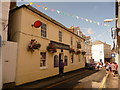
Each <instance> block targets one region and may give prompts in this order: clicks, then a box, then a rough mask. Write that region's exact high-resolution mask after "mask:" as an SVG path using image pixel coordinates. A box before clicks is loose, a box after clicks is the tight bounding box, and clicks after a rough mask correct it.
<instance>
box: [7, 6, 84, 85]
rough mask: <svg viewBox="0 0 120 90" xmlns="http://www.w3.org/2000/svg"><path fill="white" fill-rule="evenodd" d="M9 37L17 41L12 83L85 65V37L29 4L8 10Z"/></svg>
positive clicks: (31, 79) (45, 76)
mask: <svg viewBox="0 0 120 90" xmlns="http://www.w3.org/2000/svg"><path fill="white" fill-rule="evenodd" d="M8 39H9V41H14V42H17V43H18V49H17V50H18V51H17V60H16V61H17V63H16V65H17V66H16V72H15V73H16V79H15V84H16V85H21V84H25V83H28V82H32V81H35V80H40V79H44V78H47V77H51V76H54V75H58V74H59V62H60V60H63V61H64V63H65V68H64V72H69V71H73V70H77V69H80V68H83V67H84V66H85V51H84V41H85V39H84V38H83V37H81V36H79V35H77V34H75V33H74V32H71V31H69V29H68V28H66V27H65V26H64V25H62V24H61V23H59V22H57V21H55V20H54V19H52V18H50V17H48V16H47V15H45V14H44V13H42V12H40V11H38V10H36V9H35V8H33V7H32V6H30V5H22V6H20V7H16V8H14V9H12V10H11V11H10V25H9V31H8Z"/></svg>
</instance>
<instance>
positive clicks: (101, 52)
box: [92, 40, 111, 63]
mask: <svg viewBox="0 0 120 90" xmlns="http://www.w3.org/2000/svg"><path fill="white" fill-rule="evenodd" d="M92 58H93V59H94V61H95V62H100V61H102V62H103V63H104V62H105V61H110V59H111V46H110V45H109V44H106V43H104V42H101V41H99V40H96V41H94V42H93V43H92Z"/></svg>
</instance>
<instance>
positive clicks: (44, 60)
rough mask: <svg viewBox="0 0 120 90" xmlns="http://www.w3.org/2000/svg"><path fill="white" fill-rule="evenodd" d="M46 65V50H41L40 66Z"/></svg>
mask: <svg viewBox="0 0 120 90" xmlns="http://www.w3.org/2000/svg"><path fill="white" fill-rule="evenodd" d="M45 66H46V52H40V67H45Z"/></svg>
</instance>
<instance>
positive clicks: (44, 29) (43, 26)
mask: <svg viewBox="0 0 120 90" xmlns="http://www.w3.org/2000/svg"><path fill="white" fill-rule="evenodd" d="M41 36H42V37H47V36H46V24H44V23H42V24H41Z"/></svg>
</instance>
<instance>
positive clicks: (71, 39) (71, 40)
mask: <svg viewBox="0 0 120 90" xmlns="http://www.w3.org/2000/svg"><path fill="white" fill-rule="evenodd" d="M70 42H71V45H73V38H72V37H71V38H70Z"/></svg>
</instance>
